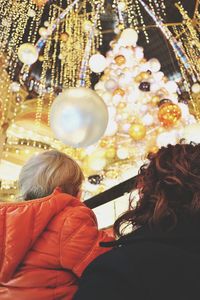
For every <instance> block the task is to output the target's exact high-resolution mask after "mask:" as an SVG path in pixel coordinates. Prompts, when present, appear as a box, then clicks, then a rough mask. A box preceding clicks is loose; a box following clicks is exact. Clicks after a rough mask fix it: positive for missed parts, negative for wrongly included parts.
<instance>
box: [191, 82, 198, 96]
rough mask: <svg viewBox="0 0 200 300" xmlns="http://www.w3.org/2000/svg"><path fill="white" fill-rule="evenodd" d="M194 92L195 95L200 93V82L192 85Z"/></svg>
mask: <svg viewBox="0 0 200 300" xmlns="http://www.w3.org/2000/svg"><path fill="white" fill-rule="evenodd" d="M192 92H193V93H194V94H198V93H200V84H199V83H198V82H196V83H194V84H193V85H192Z"/></svg>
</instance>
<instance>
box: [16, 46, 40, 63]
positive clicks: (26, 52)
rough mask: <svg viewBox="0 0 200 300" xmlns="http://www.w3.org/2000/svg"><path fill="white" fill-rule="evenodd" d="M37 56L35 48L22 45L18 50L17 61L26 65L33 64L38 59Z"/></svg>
mask: <svg viewBox="0 0 200 300" xmlns="http://www.w3.org/2000/svg"><path fill="white" fill-rule="evenodd" d="M38 55H39V53H38V50H37V48H36V47H35V46H34V45H32V44H30V43H25V44H22V45H21V46H20V47H19V49H18V57H19V60H20V61H21V62H22V63H24V64H26V65H32V64H34V63H35V62H36V61H37V59H38Z"/></svg>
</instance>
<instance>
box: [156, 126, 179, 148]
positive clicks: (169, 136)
mask: <svg viewBox="0 0 200 300" xmlns="http://www.w3.org/2000/svg"><path fill="white" fill-rule="evenodd" d="M177 138H178V134H177V132H176V131H175V130H173V131H168V132H162V133H160V134H159V135H158V136H157V139H156V144H157V146H158V147H159V148H160V147H162V146H164V147H166V146H167V145H169V144H171V145H175V144H176V143H177Z"/></svg>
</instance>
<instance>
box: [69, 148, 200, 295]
mask: <svg viewBox="0 0 200 300" xmlns="http://www.w3.org/2000/svg"><path fill="white" fill-rule="evenodd" d="M137 188H138V191H139V201H138V202H137V205H136V206H135V207H132V205H131V204H130V209H129V210H128V211H127V212H126V213H125V214H123V215H122V216H121V217H120V218H119V219H118V220H117V221H116V222H115V224H114V230H115V233H116V235H117V236H118V237H119V239H118V240H117V241H116V242H115V247H114V249H113V250H111V251H110V252H108V253H106V254H103V255H102V256H100V257H98V258H97V259H96V260H95V261H94V262H93V263H92V264H91V265H90V266H89V267H88V268H87V269H86V271H85V272H84V274H83V277H82V279H81V283H80V288H79V291H78V293H77V294H76V296H75V298H74V300H94V299H95V300H100V299H101V300H116V299H117V300H118V299H120V300H125V299H133V300H134V299H136V300H147V299H148V300H196V299H200V144H197V145H195V144H178V145H175V146H172V145H168V147H166V148H164V147H163V148H161V149H160V150H159V151H158V152H157V153H156V154H151V155H149V163H148V164H146V165H144V166H142V167H141V169H140V172H139V175H138V179H137ZM126 226H131V233H129V234H125V230H124V229H125V227H126ZM129 229H130V228H129ZM104 246H105V245H104Z"/></svg>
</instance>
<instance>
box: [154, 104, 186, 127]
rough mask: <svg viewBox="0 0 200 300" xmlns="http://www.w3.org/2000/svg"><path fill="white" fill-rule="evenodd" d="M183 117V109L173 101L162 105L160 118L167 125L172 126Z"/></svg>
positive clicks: (159, 113)
mask: <svg viewBox="0 0 200 300" xmlns="http://www.w3.org/2000/svg"><path fill="white" fill-rule="evenodd" d="M180 118H181V109H180V108H179V106H178V105H176V104H173V103H165V104H163V105H161V106H160V108H159V111H158V119H159V120H160V122H161V123H162V124H163V126H165V127H171V126H173V125H175V124H176V123H177V121H178V120H179V119H180Z"/></svg>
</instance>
